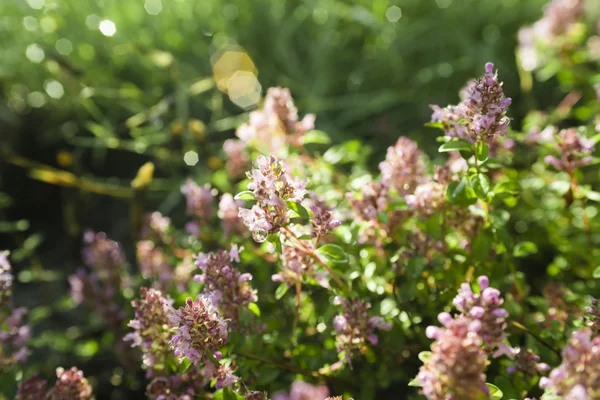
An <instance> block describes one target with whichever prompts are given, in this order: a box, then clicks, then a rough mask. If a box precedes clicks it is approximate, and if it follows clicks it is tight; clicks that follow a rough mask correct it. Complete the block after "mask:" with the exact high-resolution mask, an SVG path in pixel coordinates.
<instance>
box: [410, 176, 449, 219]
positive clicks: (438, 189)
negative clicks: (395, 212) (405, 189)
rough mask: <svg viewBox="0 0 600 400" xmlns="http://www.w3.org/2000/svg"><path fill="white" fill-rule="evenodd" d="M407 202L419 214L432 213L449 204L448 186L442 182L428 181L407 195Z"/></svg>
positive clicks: (426, 214)
mask: <svg viewBox="0 0 600 400" xmlns="http://www.w3.org/2000/svg"><path fill="white" fill-rule="evenodd" d="M405 200H406V204H408V206H409V207H410V208H411V209H412V210H414V211H415V212H416V213H417V214H419V215H425V216H428V215H431V214H433V213H434V212H437V211H440V210H441V209H442V208H443V207H445V206H448V205H449V203H448V200H447V199H446V187H445V186H444V185H442V184H441V183H438V182H434V181H428V182H425V183H423V184H421V185H419V186H417V188H416V189H415V191H414V193H413V194H409V195H406V197H405Z"/></svg>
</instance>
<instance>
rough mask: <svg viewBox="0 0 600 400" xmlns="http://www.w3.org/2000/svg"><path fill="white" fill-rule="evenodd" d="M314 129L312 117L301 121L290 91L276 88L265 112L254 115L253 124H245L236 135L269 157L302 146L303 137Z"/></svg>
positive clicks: (266, 99)
mask: <svg viewBox="0 0 600 400" xmlns="http://www.w3.org/2000/svg"><path fill="white" fill-rule="evenodd" d="M314 125H315V116H314V115H312V114H308V115H306V116H305V117H304V118H303V119H302V120H299V118H298V109H297V108H296V107H295V106H294V101H293V99H292V96H291V93H290V91H289V89H286V88H280V87H273V88H269V90H268V91H267V96H266V98H265V102H264V105H263V109H262V110H257V111H253V112H251V113H250V119H249V122H248V123H247V124H242V125H241V126H240V127H239V128H238V130H237V132H236V134H237V136H238V137H239V138H240V139H241V140H242V141H243V142H245V143H252V144H254V145H255V146H257V147H258V148H259V149H261V150H263V151H264V152H266V153H278V152H279V150H280V149H281V148H283V146H284V145H285V144H286V143H290V144H293V145H299V144H300V138H301V137H302V135H304V133H305V132H307V131H309V130H311V129H314Z"/></svg>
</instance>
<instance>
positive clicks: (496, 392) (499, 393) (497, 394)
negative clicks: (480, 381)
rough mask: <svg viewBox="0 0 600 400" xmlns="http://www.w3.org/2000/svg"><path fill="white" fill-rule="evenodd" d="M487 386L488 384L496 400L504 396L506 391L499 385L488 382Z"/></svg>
mask: <svg viewBox="0 0 600 400" xmlns="http://www.w3.org/2000/svg"><path fill="white" fill-rule="evenodd" d="M485 386H487V387H488V389H489V390H490V397H491V398H492V399H494V400H500V399H501V398H502V396H503V395H504V393H502V390H500V388H498V386H496V385H492V384H491V383H486V384H485Z"/></svg>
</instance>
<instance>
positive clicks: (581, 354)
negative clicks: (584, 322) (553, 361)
mask: <svg viewBox="0 0 600 400" xmlns="http://www.w3.org/2000/svg"><path fill="white" fill-rule="evenodd" d="M540 386H541V387H542V388H544V389H546V390H550V391H551V392H552V393H554V394H555V395H557V396H561V397H563V398H565V399H572V400H594V399H597V398H600V335H598V336H595V337H594V336H593V335H592V331H591V330H590V329H588V328H582V329H579V330H578V331H576V332H574V333H573V335H572V336H571V339H570V340H569V343H568V345H567V346H566V347H565V348H564V349H563V351H562V363H561V364H560V365H559V366H558V367H557V368H555V369H553V370H552V371H551V372H550V375H549V377H548V378H542V379H541V380H540Z"/></svg>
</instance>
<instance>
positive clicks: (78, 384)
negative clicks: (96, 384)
mask: <svg viewBox="0 0 600 400" xmlns="http://www.w3.org/2000/svg"><path fill="white" fill-rule="evenodd" d="M56 376H57V378H58V379H57V380H56V384H55V385H54V387H53V388H52V389H51V390H50V392H49V393H48V397H47V399H49V400H85V399H89V398H91V397H92V387H91V385H90V384H89V382H88V381H87V379H86V378H85V377H84V376H83V372H82V371H81V370H79V369H77V368H76V367H72V368H71V369H68V370H65V369H64V368H60V367H59V368H57V369H56Z"/></svg>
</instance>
